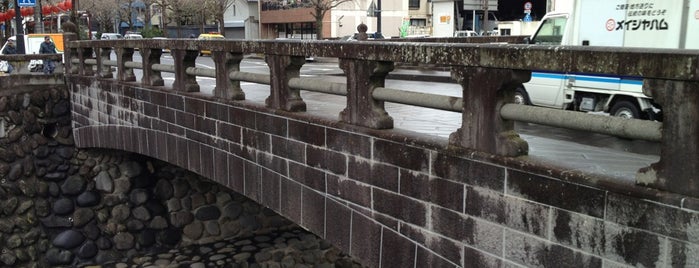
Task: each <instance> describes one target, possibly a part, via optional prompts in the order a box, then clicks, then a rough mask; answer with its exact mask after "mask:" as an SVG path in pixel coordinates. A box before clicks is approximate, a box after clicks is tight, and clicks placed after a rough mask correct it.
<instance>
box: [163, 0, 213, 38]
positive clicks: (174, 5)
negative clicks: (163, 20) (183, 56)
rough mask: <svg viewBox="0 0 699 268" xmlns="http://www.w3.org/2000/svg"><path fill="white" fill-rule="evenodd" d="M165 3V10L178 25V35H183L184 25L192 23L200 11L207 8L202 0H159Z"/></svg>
mask: <svg viewBox="0 0 699 268" xmlns="http://www.w3.org/2000/svg"><path fill="white" fill-rule="evenodd" d="M158 1H162V2H163V3H164V8H165V12H167V11H169V12H170V14H169V15H168V16H172V18H174V19H173V20H174V22H175V24H176V26H177V37H182V25H185V24H188V23H192V22H193V18H196V17H197V16H198V14H201V13H200V12H201V11H202V10H203V9H204V8H206V6H205V5H202V2H201V1H200V0H158Z"/></svg>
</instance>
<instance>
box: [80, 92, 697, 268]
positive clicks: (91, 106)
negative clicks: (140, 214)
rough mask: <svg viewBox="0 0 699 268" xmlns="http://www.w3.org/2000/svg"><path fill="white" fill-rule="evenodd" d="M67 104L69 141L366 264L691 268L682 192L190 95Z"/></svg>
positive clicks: (689, 207) (120, 96) (112, 95)
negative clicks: (272, 215) (203, 187)
mask: <svg viewBox="0 0 699 268" xmlns="http://www.w3.org/2000/svg"><path fill="white" fill-rule="evenodd" d="M72 103H73V111H74V120H75V121H74V124H75V130H76V132H75V133H76V134H75V135H76V142H77V144H78V145H79V146H80V147H101V148H114V149H120V150H125V151H132V152H137V153H140V154H145V155H149V156H152V157H154V158H157V159H161V160H163V161H167V162H169V163H175V164H177V165H180V166H182V167H184V168H186V169H188V170H192V171H194V172H197V173H199V174H202V175H204V176H205V177H207V178H211V179H212V180H214V181H217V182H219V183H221V184H222V185H225V186H227V187H228V188H231V189H234V190H235V191H237V192H240V193H243V194H244V195H246V196H247V197H249V198H251V199H253V200H256V201H257V202H259V203H261V204H263V205H264V206H266V207H269V208H271V209H273V210H275V211H277V212H279V213H280V214H282V215H284V216H285V217H286V218H288V219H290V220H292V221H294V222H296V223H299V224H300V225H301V226H303V227H304V228H307V229H309V230H311V231H312V232H314V233H315V234H317V235H319V236H320V237H323V238H325V239H327V240H328V241H330V242H332V243H333V244H334V245H335V246H337V247H339V248H340V249H342V250H343V251H344V252H347V253H349V254H350V255H352V256H354V257H356V258H358V259H360V260H361V262H362V263H363V264H364V265H367V266H369V267H626V266H643V267H649V266H659V267H662V266H668V267H669V266H673V267H693V266H699V257H697V256H699V255H698V254H697V253H698V252H699V236H697V233H698V232H699V226H697V223H698V222H699V213H698V212H697V211H698V209H699V206H697V204H699V203H697V202H696V201H697V200H696V199H692V198H689V197H685V196H679V195H673V194H668V193H664V192H660V191H655V190H651V189H647V188H643V187H639V186H635V185H630V184H625V183H623V182H614V181H610V180H605V179H604V178H598V177H586V176H585V175H584V174H577V173H571V172H567V171H565V170H556V169H551V168H548V167H546V166H545V165H542V164H541V163H536V162H533V161H531V160H529V159H527V158H526V157H520V158H499V157H494V156H488V155H482V154H479V153H474V152H463V151H459V150H458V148H457V149H454V148H448V149H447V147H446V143H442V142H440V141H434V140H429V139H424V137H419V136H411V135H410V134H408V133H401V132H397V131H391V130H383V131H375V130H367V129H364V128H358V127H353V126H349V125H344V124H342V123H337V122H329V121H328V120H327V119H324V118H325V117H323V118H320V117H314V116H313V115H312V114H309V113H302V114H294V113H285V112H280V111H275V110H270V109H267V108H264V107H260V106H259V105H257V104H254V103H246V102H227V101H221V100H220V99H213V98H206V97H202V96H201V95H199V94H186V93H182V92H173V91H164V90H158V89H148V88H140V87H135V86H128V85H117V84H111V85H109V84H102V85H100V86H99V87H98V86H95V84H92V85H88V84H80V83H75V84H74V88H73V99H72ZM128 140H133V141H136V140H138V142H130V143H127V142H125V141H128ZM185 152H186V153H185Z"/></svg>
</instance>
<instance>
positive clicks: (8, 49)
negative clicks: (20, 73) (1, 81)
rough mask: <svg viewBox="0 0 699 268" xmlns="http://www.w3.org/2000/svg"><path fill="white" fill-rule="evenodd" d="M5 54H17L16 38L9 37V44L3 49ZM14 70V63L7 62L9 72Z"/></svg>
mask: <svg viewBox="0 0 699 268" xmlns="http://www.w3.org/2000/svg"><path fill="white" fill-rule="evenodd" d="M2 54H3V55H14V54H17V48H16V47H15V40H12V39H9V40H7V45H6V46H5V48H4V49H3V50H2ZM12 70H14V67H12V64H10V63H9V62H8V63H7V73H8V74H9V73H12Z"/></svg>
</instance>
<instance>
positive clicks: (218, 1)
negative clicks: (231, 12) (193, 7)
mask: <svg viewBox="0 0 699 268" xmlns="http://www.w3.org/2000/svg"><path fill="white" fill-rule="evenodd" d="M236 2H237V0H207V1H206V6H207V8H206V10H208V11H210V12H211V15H212V17H213V18H214V21H216V23H217V24H218V32H219V33H221V34H222V35H224V36H225V35H226V31H225V29H224V27H225V25H224V15H225V14H226V10H228V9H229V8H230V7H231V6H233V4H235V3H236Z"/></svg>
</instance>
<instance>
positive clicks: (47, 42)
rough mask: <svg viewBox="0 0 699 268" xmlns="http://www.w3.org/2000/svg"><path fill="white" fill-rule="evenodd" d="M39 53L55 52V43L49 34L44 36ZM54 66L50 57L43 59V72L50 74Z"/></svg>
mask: <svg viewBox="0 0 699 268" xmlns="http://www.w3.org/2000/svg"><path fill="white" fill-rule="evenodd" d="M39 54H56V45H54V44H53V42H51V36H48V35H47V36H44V42H43V43H41V47H40V48H39ZM55 68H56V65H55V63H54V62H53V60H51V59H44V74H52V73H53V70H54V69H55Z"/></svg>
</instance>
